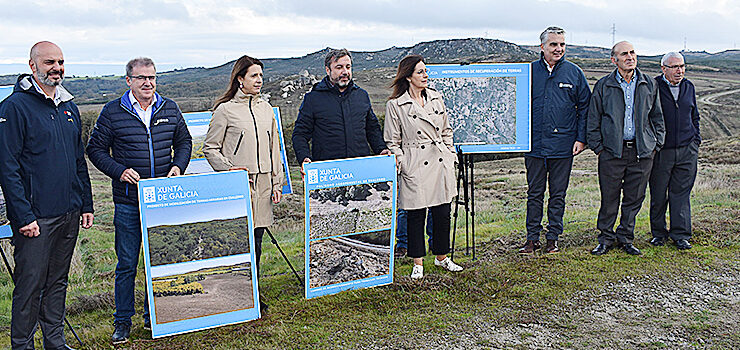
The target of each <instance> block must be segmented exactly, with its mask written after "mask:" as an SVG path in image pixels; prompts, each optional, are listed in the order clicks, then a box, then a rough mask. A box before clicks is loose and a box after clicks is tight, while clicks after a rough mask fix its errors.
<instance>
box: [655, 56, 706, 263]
mask: <svg viewBox="0 0 740 350" xmlns="http://www.w3.org/2000/svg"><path fill="white" fill-rule="evenodd" d="M660 66H661V67H660V68H661V70H663V74H661V75H659V76H657V77H655V81H656V82H657V83H658V92H659V94H660V105H661V107H662V108H663V119H664V120H665V144H663V148H662V149H661V150H660V151H659V152H658V153H657V154H656V155H655V159H654V160H653V170H652V173H651V174H650V231H651V232H652V234H653V238H652V239H651V240H650V243H651V244H652V245H654V246H662V245H663V244H664V243H665V240H666V238H668V237H670V238H671V239H672V240H673V241H674V242H675V243H676V247H677V248H678V249H691V244H690V243H689V239H691V203H690V196H691V189H692V188H693V187H694V180H696V162H697V157H698V153H699V144H700V143H701V135H700V134H699V108H698V107H697V106H696V92H695V91H694V84H692V83H691V81H689V80H688V79H686V78H684V73H685V72H686V64H685V62H684V59H683V55H681V54H680V53H678V52H669V53H667V54H665V55H664V56H663V59H662V60H661V61H660ZM668 206H670V210H671V225H670V230H668V229H667V228H666V218H665V213H666V209H667V207H668Z"/></svg>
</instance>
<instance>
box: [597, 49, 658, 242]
mask: <svg viewBox="0 0 740 350" xmlns="http://www.w3.org/2000/svg"><path fill="white" fill-rule="evenodd" d="M611 58H612V63H614V64H615V65H616V66H617V68H616V69H615V70H614V71H613V72H611V73H610V74H609V75H607V76H605V77H603V78H601V79H599V81H598V82H596V85H594V90H593V94H592V96H591V103H590V105H589V108H588V121H587V125H586V128H587V136H586V139H587V140H588V145H589V147H590V148H591V149H592V150H593V151H594V153H596V154H597V155H598V156H599V188H600V190H601V208H600V209H599V217H598V220H597V224H596V226H597V228H598V229H599V231H600V232H601V233H600V234H599V237H598V239H599V244H598V245H597V246H596V248H594V249H593V250H592V251H591V254H594V255H603V254H605V253H606V252H608V251H609V250H611V249H612V248H614V247H615V246H617V245H621V247H622V249H623V250H624V251H625V252H626V253H627V254H631V255H639V254H641V252H640V250H639V249H637V248H636V247H635V246H634V245H632V241H633V240H634V237H635V236H634V230H635V217H636V216H637V213H638V212H639V211H640V207H641V206H642V201H643V200H644V199H645V189H646V187H647V182H648V179H649V178H650V171H651V169H652V166H653V156H654V155H655V152H656V151H659V150H660V148H661V147H662V146H663V141H664V139H665V127H664V123H663V112H662V111H661V108H660V98H659V96H658V85H657V84H656V83H655V80H654V79H650V78H649V77H647V76H646V75H645V74H643V73H642V72H640V70H639V69H637V55H636V54H635V48H634V47H633V46H632V44H630V43H629V42H626V41H621V42H619V43H617V44H616V45H614V47H613V48H612V53H611ZM620 194H622V206H621V207H622V217H621V219H620V222H619V226H618V227H617V229H616V231H615V230H614V223H615V222H616V220H617V212H618V211H619V202H620V200H619V199H620V198H619V197H620Z"/></svg>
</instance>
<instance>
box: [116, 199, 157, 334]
mask: <svg viewBox="0 0 740 350" xmlns="http://www.w3.org/2000/svg"><path fill="white" fill-rule="evenodd" d="M113 226H115V229H116V238H115V239H116V242H115V248H116V257H117V258H118V263H117V264H116V280H115V287H114V291H115V293H114V296H115V301H116V312H115V313H114V314H113V318H114V322H116V323H126V324H131V316H133V315H134V313H135V310H134V290H135V288H134V287H135V282H136V267H137V266H138V265H139V251H140V250H141V223H140V219H139V207H138V206H136V205H131V204H121V203H116V205H115V212H114V214H113ZM147 299H148V298H147V296H146V293H144V315H143V316H144V319H148V318H149V303H148V300H147Z"/></svg>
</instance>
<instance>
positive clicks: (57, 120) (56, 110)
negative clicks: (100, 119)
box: [51, 105, 76, 198]
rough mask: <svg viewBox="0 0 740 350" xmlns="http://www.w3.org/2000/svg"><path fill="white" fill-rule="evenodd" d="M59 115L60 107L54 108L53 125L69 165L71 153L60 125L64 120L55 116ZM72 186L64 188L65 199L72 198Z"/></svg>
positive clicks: (68, 175)
mask: <svg viewBox="0 0 740 350" xmlns="http://www.w3.org/2000/svg"><path fill="white" fill-rule="evenodd" d="M57 114H59V106H56V105H55V106H54V115H52V116H51V120H52V123H53V124H54V129H55V131H56V135H57V137H58V140H59V141H60V142H61V143H62V147H63V148H64V158H65V159H66V160H67V164H70V162H69V152H68V151H67V143H66V142H64V137H63V135H62V130H61V125H59V123H60V122H61V121H62V119H63V118H55V117H54V116H55V115H57ZM75 163H76V162H75ZM70 173H71V169H69V167H68V168H67V182H69V181H70V180H71V179H72V174H70ZM69 191H70V186H64V192H65V198H70V197H71V194H70V193H69Z"/></svg>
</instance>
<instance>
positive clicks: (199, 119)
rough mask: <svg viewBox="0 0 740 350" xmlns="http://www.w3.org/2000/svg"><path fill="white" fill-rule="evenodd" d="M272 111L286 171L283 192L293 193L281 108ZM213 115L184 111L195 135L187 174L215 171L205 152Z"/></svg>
mask: <svg viewBox="0 0 740 350" xmlns="http://www.w3.org/2000/svg"><path fill="white" fill-rule="evenodd" d="M272 111H273V112H274V113H275V120H276V121H277V126H278V131H279V136H280V157H281V158H282V160H283V171H284V173H285V174H284V175H285V181H286V182H285V185H283V194H291V193H293V185H292V183H291V180H290V170H289V169H288V156H287V153H285V142H284V141H283V126H282V123H281V122H280V108H278V107H272ZM211 115H212V114H211V112H192V113H183V117H185V123H186V124H187V125H188V131H190V136H192V137H193V152H192V153H191V159H190V164H189V165H188V168H187V170H185V173H186V174H202V173H211V172H213V168H212V167H211V165H210V164H208V160H207V159H206V157H205V155H204V154H203V144H204V142H205V139H206V133H207V132H208V125H209V124H210V123H211Z"/></svg>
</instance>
